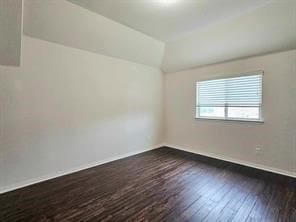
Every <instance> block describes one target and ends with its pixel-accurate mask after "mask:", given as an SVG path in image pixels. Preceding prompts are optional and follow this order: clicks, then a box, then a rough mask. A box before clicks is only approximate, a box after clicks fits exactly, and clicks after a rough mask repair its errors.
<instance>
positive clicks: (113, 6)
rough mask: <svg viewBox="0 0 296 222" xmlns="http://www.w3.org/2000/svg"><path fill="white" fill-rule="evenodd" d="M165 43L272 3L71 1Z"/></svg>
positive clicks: (230, 0)
mask: <svg viewBox="0 0 296 222" xmlns="http://www.w3.org/2000/svg"><path fill="white" fill-rule="evenodd" d="M69 1H70V2H73V3H75V4H77V5H80V6H82V7H84V8H86V9H89V10H91V11H93V12H96V13H98V14H100V15H103V16H105V17H107V18H110V19H112V20H114V21H117V22H119V23H122V24H124V25H127V26H129V27H131V28H134V29H136V30H139V31H141V32H143V33H145V34H147V35H150V36H152V37H154V38H156V39H159V40H162V41H165V42H166V41H171V40H175V39H177V38H178V37H180V36H182V35H184V34H187V33H190V32H193V31H197V30H200V29H201V28H204V27H206V26H208V25H211V24H215V23H217V22H220V21H224V20H227V19H231V18H235V17H237V16H239V15H242V14H244V13H246V12H249V11H252V10H254V9H256V8H258V7H261V6H264V5H266V4H267V3H269V2H271V0H239V1H238V0H99V1H98V0H69Z"/></svg>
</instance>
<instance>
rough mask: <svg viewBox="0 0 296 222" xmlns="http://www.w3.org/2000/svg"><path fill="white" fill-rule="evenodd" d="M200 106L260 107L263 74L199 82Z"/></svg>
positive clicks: (198, 102)
mask: <svg viewBox="0 0 296 222" xmlns="http://www.w3.org/2000/svg"><path fill="white" fill-rule="evenodd" d="M197 93H198V96H197V105H198V106H260V105H261V103H262V73H259V74H255V75H248V76H240V77H232V78H225V79H215V80H206V81H199V82H197Z"/></svg>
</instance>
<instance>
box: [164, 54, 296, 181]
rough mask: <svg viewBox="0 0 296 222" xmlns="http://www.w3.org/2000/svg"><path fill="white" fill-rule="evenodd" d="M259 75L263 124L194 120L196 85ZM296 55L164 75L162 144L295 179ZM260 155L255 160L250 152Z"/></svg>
mask: <svg viewBox="0 0 296 222" xmlns="http://www.w3.org/2000/svg"><path fill="white" fill-rule="evenodd" d="M254 70H264V79H263V116H264V119H265V122H264V123H263V124H259V123H248V122H234V121H231V122H230V121H215V120H197V119H195V118H194V117H195V83H196V81H198V80H200V79H206V78H212V77H215V76H227V75H228V74H235V73H243V72H248V71H254ZM295 115H296V50H293V51H287V52H282V53H277V54H270V55H266V56H261V57H253V58H249V59H244V60H239V61H233V62H228V63H223V64H217V65H211V66H207V67H202V68H196V69H191V70H187V71H181V72H177V73H171V74H166V75H165V117H166V118H165V143H167V144H169V145H171V146H174V147H177V148H182V149H186V150H190V151H193V152H196V153H202V154H205V155H209V156H214V157H218V158H222V159H226V160H231V161H235V162H240V163H243V164H247V165H251V166H255V167H260V168H265V169H269V170H274V171H278V172H281V173H287V174H289V175H294V176H296V117H295ZM257 146H258V147H261V148H262V149H263V150H262V154H260V155H256V154H255V147H257Z"/></svg>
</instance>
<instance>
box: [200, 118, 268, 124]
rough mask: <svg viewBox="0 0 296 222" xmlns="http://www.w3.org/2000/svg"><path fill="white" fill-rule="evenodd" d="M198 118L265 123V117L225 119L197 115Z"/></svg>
mask: <svg viewBox="0 0 296 222" xmlns="http://www.w3.org/2000/svg"><path fill="white" fill-rule="evenodd" d="M195 119H197V120H220V121H235V122H251V123H264V120H263V119H259V120H256V119H255V120H253V119H223V118H215V117H195Z"/></svg>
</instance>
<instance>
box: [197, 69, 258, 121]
mask: <svg viewBox="0 0 296 222" xmlns="http://www.w3.org/2000/svg"><path fill="white" fill-rule="evenodd" d="M252 75H262V81H261V91H262V93H261V106H258V108H259V118H258V119H257V118H233V117H228V108H229V107H246V108H250V107H254V106H227V104H226V106H223V107H224V117H211V116H200V107H201V106H199V105H198V82H201V81H208V80H217V79H228V78H235V77H243V76H252ZM263 80H264V71H263V70H256V71H252V72H245V73H240V74H234V75H223V76H217V77H213V78H207V79H199V80H197V81H196V82H195V119H197V120H222V121H238V122H255V123H256V122H257V123H264V118H263ZM219 107H221V106H219Z"/></svg>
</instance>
